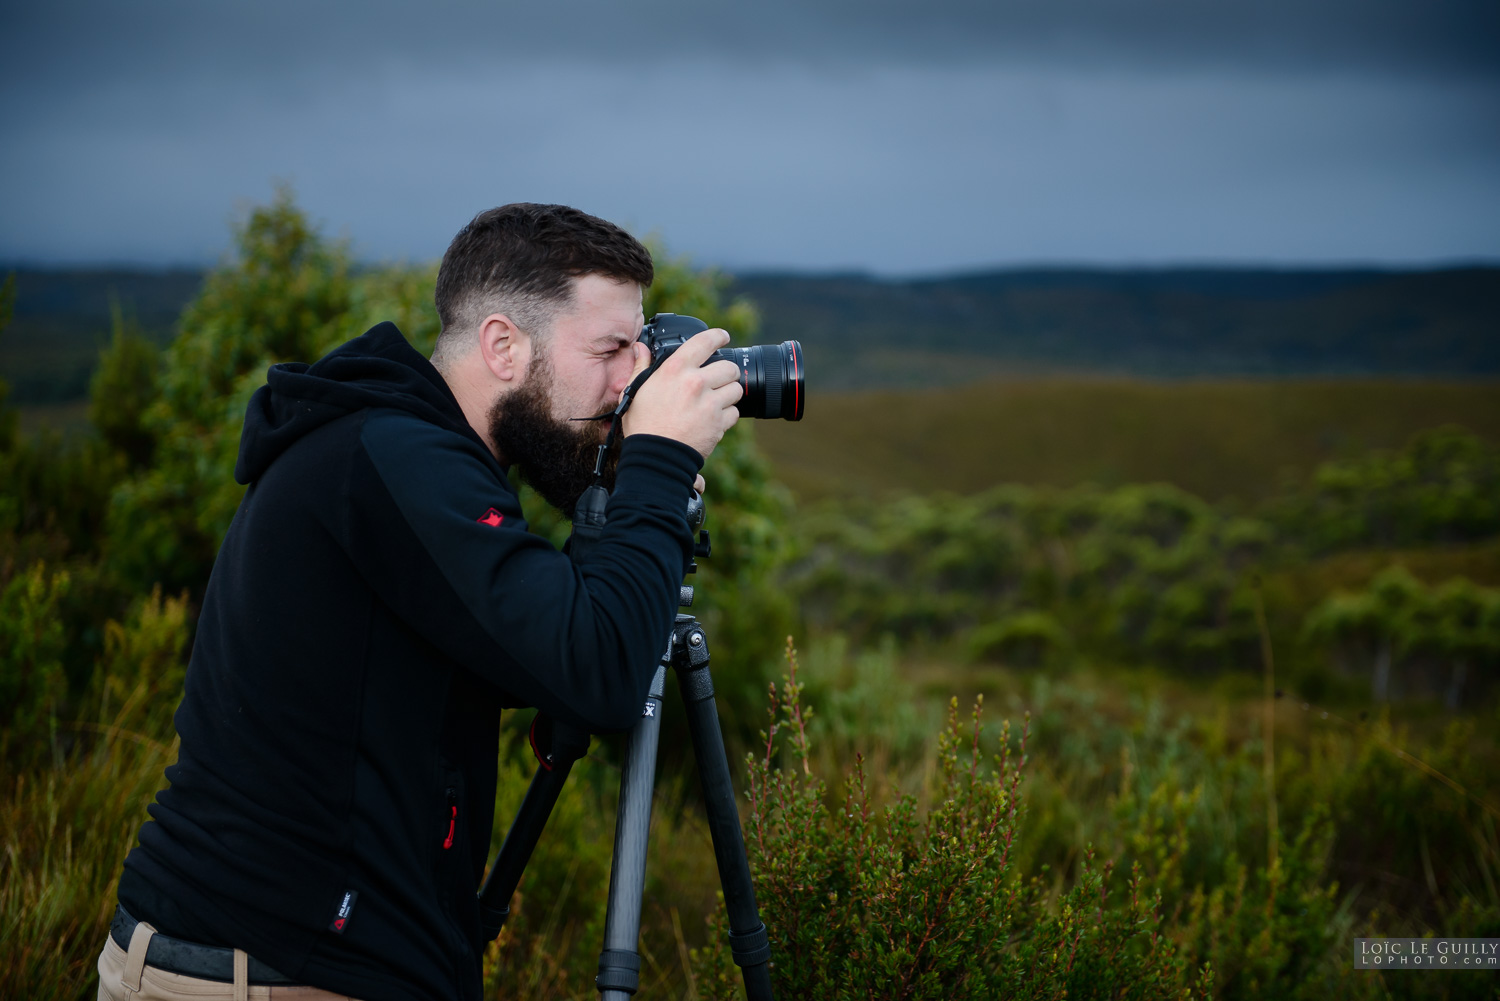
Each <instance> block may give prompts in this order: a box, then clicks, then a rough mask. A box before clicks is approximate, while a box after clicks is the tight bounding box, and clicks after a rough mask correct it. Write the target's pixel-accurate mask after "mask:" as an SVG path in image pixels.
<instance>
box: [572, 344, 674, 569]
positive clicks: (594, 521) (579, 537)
mask: <svg viewBox="0 0 1500 1001" xmlns="http://www.w3.org/2000/svg"><path fill="white" fill-rule="evenodd" d="M653 371H655V367H654V366H653V367H652V368H648V369H646V370H645V371H644V372H642V373H641V374H640V375H638V376H636V377H635V378H634V379H633V380H631V383H630V385H628V386H626V387H625V392H623V393H621V394H620V403H619V405H618V406H616V407H615V409H614V410H613V411H611V412H609V413H606V414H599V415H598V416H597V417H575V418H573V419H574V420H585V421H602V420H607V421H609V433H608V434H606V435H605V436H604V444H602V445H600V446H599V455H598V457H597V458H595V459H594V482H593V484H592V485H590V486H589V488H588V489H587V490H585V491H584V492H583V495H582V496H581V497H579V498H578V506H577V507H576V508H574V510H573V538H572V540H571V541H570V542H569V544H568V555H570V556H571V557H572V558H573V560H574V561H575V562H582V560H583V557H584V554H586V553H587V552H588V551H589V550H590V549H591V548H593V545H594V543H596V542H598V541H599V536H600V535H601V534H602V533H603V531H604V508H605V506H606V505H607V504H608V503H609V491H608V490H606V489H605V487H604V457H605V456H606V455H608V454H609V450H610V449H611V448H613V447H614V444H615V439H616V438H618V437H619V436H620V427H621V424H622V423H623V421H624V418H625V411H627V410H629V409H630V401H631V400H633V399H635V392H636V390H638V389H640V388H641V384H642V383H644V382H645V381H646V379H647V377H649V376H650V375H651V373H652V372H653Z"/></svg>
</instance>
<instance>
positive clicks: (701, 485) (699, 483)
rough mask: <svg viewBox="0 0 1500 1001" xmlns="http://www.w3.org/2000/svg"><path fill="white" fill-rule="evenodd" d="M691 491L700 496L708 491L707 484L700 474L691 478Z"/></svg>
mask: <svg viewBox="0 0 1500 1001" xmlns="http://www.w3.org/2000/svg"><path fill="white" fill-rule="evenodd" d="M693 489H694V490H696V491H698V492H699V493H700V494H701V493H703V491H705V490H707V489H708V482H707V481H706V480H704V479H703V474H702V473H699V474H698V475H697V476H695V477H693Z"/></svg>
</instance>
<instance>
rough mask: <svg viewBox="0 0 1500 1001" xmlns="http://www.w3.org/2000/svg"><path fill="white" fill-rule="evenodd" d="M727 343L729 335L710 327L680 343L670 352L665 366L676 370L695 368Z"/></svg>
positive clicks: (720, 329) (719, 329) (718, 328)
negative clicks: (672, 366)
mask: <svg viewBox="0 0 1500 1001" xmlns="http://www.w3.org/2000/svg"><path fill="white" fill-rule="evenodd" d="M728 343H729V333H728V332H727V331H725V330H723V329H722V328H720V327H710V328H709V329H707V330H700V331H698V333H696V334H694V335H693V336H692V337H689V338H688V339H687V340H685V341H683V342H682V347H680V348H678V349H677V350H676V351H674V352H672V357H671V358H668V359H667V361H666V363H665V364H667V365H676V366H677V367H678V368H697V367H699V366H700V365H702V364H703V363H704V362H706V361H708V356H709V355H711V354H713V353H714V352H715V351H717V350H719V349H720V348H722V347H723V346H724V345H726V344H728Z"/></svg>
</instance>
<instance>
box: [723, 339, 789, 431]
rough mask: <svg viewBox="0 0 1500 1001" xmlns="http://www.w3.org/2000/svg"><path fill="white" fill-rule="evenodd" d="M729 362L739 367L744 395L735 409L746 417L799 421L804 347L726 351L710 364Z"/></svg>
mask: <svg viewBox="0 0 1500 1001" xmlns="http://www.w3.org/2000/svg"><path fill="white" fill-rule="evenodd" d="M720 358H727V359H729V360H730V361H732V362H734V363H735V364H736V365H738V366H739V369H740V385H741V386H742V387H744V390H745V395H744V396H741V397H740V400H739V402H738V403H736V404H735V407H736V408H738V410H739V412H740V414H741V415H742V416H745V417H759V418H763V419H767V420H775V419H778V418H779V419H781V420H788V421H800V420H801V419H802V400H803V392H802V389H803V386H802V377H803V368H804V367H803V364H802V345H801V344H798V343H797V342H796V341H782V342H781V343H780V344H754V345H751V346H750V347H746V348H724V349H723V350H720V351H715V352H714V353H713V354H711V355H709V358H708V360H709V361H717V360H719V359H720Z"/></svg>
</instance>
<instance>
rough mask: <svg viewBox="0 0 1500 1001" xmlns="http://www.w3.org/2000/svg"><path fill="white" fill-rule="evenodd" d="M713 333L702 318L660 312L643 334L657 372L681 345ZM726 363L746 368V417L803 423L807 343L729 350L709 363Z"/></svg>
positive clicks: (717, 353) (743, 410) (742, 370)
mask: <svg viewBox="0 0 1500 1001" xmlns="http://www.w3.org/2000/svg"><path fill="white" fill-rule="evenodd" d="M707 329H708V324H706V323H704V322H703V321H702V320H700V319H698V318H697V317H696V316H684V315H681V314H678V313H657V314H656V315H655V316H653V317H652V318H651V320H650V321H649V322H648V323H647V324H646V326H645V327H644V328H643V329H642V330H641V343H642V344H644V345H646V347H647V348H648V349H650V351H651V366H652V368H653V369H654V368H655V367H656V366H658V365H660V364H661V363H662V362H664V361H666V360H667V358H669V357H670V356H671V354H672V352H673V351H676V350H677V349H678V348H679V347H681V346H682V342H683V341H685V340H687V339H688V338H689V337H692V336H693V335H694V334H696V333H698V332H699V331H700V330H707ZM721 359H722V360H727V361H732V362H734V364H735V365H736V366H738V368H739V370H740V385H741V386H743V387H744V390H745V394H744V395H743V396H741V397H740V401H739V402H738V403H736V404H735V408H736V409H738V410H739V412H740V416H742V417H758V418H762V419H766V420H770V419H775V418H779V419H781V420H787V421H800V420H801V419H802V404H803V400H804V397H805V395H806V394H805V393H804V386H803V381H804V378H805V375H806V365H805V363H804V360H803V355H802V345H801V344H799V343H798V342H796V341H782V342H781V343H780V344H752V345H750V346H749V347H744V348H723V349H721V350H719V351H715V352H714V353H713V354H711V355H709V356H708V361H706V362H704V364H705V365H707V364H709V363H710V362H716V361H719V360H721Z"/></svg>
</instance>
